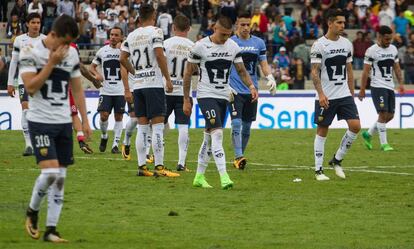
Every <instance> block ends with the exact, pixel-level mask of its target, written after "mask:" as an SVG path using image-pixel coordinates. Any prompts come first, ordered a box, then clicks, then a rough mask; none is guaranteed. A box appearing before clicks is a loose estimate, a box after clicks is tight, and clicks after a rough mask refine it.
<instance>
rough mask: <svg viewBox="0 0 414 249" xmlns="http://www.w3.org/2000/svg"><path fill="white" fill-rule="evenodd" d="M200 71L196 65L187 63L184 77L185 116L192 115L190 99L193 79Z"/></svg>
mask: <svg viewBox="0 0 414 249" xmlns="http://www.w3.org/2000/svg"><path fill="white" fill-rule="evenodd" d="M197 71H198V65H197V64H196V63H192V62H189V61H187V64H186V66H185V70H184V77H183V92H184V106H183V111H184V113H185V115H187V116H190V115H191V108H192V104H191V97H190V89H191V77H192V76H193V74H194V72H197Z"/></svg>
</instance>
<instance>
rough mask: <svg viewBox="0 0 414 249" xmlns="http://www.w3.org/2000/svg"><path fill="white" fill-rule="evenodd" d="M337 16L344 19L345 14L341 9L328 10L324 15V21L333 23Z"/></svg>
mask: <svg viewBox="0 0 414 249" xmlns="http://www.w3.org/2000/svg"><path fill="white" fill-rule="evenodd" d="M338 16H343V17H345V13H344V12H343V11H342V10H341V9H330V10H328V12H327V13H326V20H327V22H328V21H331V22H333V21H335V20H336V18H337V17H338Z"/></svg>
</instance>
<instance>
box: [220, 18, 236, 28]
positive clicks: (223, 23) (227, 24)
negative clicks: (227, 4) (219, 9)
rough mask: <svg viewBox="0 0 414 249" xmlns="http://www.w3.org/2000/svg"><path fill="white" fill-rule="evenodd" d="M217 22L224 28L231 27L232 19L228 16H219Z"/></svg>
mask: <svg viewBox="0 0 414 249" xmlns="http://www.w3.org/2000/svg"><path fill="white" fill-rule="evenodd" d="M217 23H219V24H220V25H221V26H222V27H223V28H225V29H232V28H233V21H232V20H231V19H230V17H228V16H219V18H218V19H217Z"/></svg>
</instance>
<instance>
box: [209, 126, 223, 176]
mask: <svg viewBox="0 0 414 249" xmlns="http://www.w3.org/2000/svg"><path fill="white" fill-rule="evenodd" d="M210 135H211V151H212V152H213V157H214V161H215V162H216V166H217V170H218V172H219V174H220V176H221V175H224V174H227V171H226V155H225V153H224V149H223V129H217V130H214V131H212V132H211V133H210Z"/></svg>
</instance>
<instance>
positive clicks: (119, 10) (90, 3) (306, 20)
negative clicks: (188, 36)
mask: <svg viewBox="0 0 414 249" xmlns="http://www.w3.org/2000/svg"><path fill="white" fill-rule="evenodd" d="M145 2H152V3H153V4H154V6H155V7H156V9H157V10H158V20H157V26H158V27H160V28H161V29H162V30H163V32H164V37H165V39H166V38H168V37H170V36H171V25H172V20H173V18H174V17H175V16H176V15H177V14H183V15H185V16H187V17H188V18H189V19H190V20H191V21H192V22H193V23H199V24H201V27H200V31H199V33H198V35H197V40H199V39H201V38H202V37H205V36H208V35H211V34H212V32H213V25H214V23H215V18H216V16H217V15H218V14H224V15H227V16H229V17H231V18H232V20H233V21H235V20H236V16H237V13H240V12H245V11H249V12H250V13H251V15H252V19H251V20H252V21H251V24H250V27H251V33H252V34H254V35H256V36H258V37H260V38H262V39H263V40H264V41H265V42H266V44H267V51H268V52H267V55H268V60H269V62H272V63H271V65H272V71H273V74H274V75H275V76H276V78H277V79H278V82H279V89H304V87H305V86H304V85H305V79H306V78H307V79H309V72H310V46H309V44H311V41H310V42H307V41H308V40H312V41H313V40H315V39H316V38H318V37H320V36H321V35H322V34H324V33H326V29H327V27H326V25H322V23H323V20H324V14H325V13H326V12H327V10H328V9H333V8H340V9H342V10H344V12H345V13H346V28H347V29H359V31H358V33H357V36H356V37H355V39H354V40H353V45H354V62H353V64H354V69H356V70H362V66H363V58H364V53H365V51H366V49H367V48H368V47H369V46H371V45H372V44H373V40H375V37H376V32H377V31H378V28H379V26H380V25H387V26H390V27H392V28H393V29H394V31H395V32H394V39H393V44H394V45H395V46H396V47H397V48H398V51H399V58H400V60H401V66H402V68H403V69H404V78H405V82H406V83H407V84H413V83H414V32H413V31H412V30H411V27H412V25H414V14H413V12H412V11H411V10H409V9H408V7H409V5H408V1H406V0H397V1H394V0H382V1H370V0H356V1H344V0H314V1H311V0H298V1H283V0H282V1H277V0H260V1H254V0H155V1H145V0H96V1H95V0H74V1H72V0H31V1H30V0H16V3H15V5H14V7H13V9H12V10H11V14H10V17H9V18H7V16H6V13H7V1H2V6H0V9H2V11H0V12H1V13H2V14H1V18H0V19H1V20H2V21H4V22H5V21H8V22H7V27H6V30H5V33H6V34H5V35H6V37H7V38H9V39H10V41H11V42H13V40H14V38H15V37H16V36H18V35H20V34H22V33H25V32H26V25H25V18H26V16H27V14H28V13H32V12H37V13H39V14H40V15H41V16H42V17H43V19H42V32H43V33H44V34H47V33H48V32H49V31H50V28H51V25H52V22H53V20H54V19H55V18H56V17H57V16H59V15H61V14H62V13H63V14H67V15H69V16H72V17H74V18H75V19H76V21H77V23H78V26H79V29H80V36H79V39H78V40H77V42H78V44H79V45H80V48H81V49H83V48H88V49H90V48H98V47H99V46H102V45H103V44H105V43H107V42H108V38H109V37H108V31H109V30H110V29H111V28H112V27H114V26H118V27H120V28H121V29H122V30H123V33H124V34H125V35H128V33H130V32H132V31H133V30H134V29H135V28H136V27H137V20H138V11H139V9H140V6H141V5H142V4H143V3H145ZM292 4H293V5H292ZM294 4H296V5H298V4H300V5H302V6H303V7H302V9H301V10H297V9H293V8H291V7H288V6H295V5H294ZM300 5H298V6H300ZM348 38H351V39H352V38H353V37H348ZM91 45H95V46H92V47H91ZM6 64H7V63H6ZM2 82H4V80H2ZM3 87H4V86H3Z"/></svg>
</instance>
